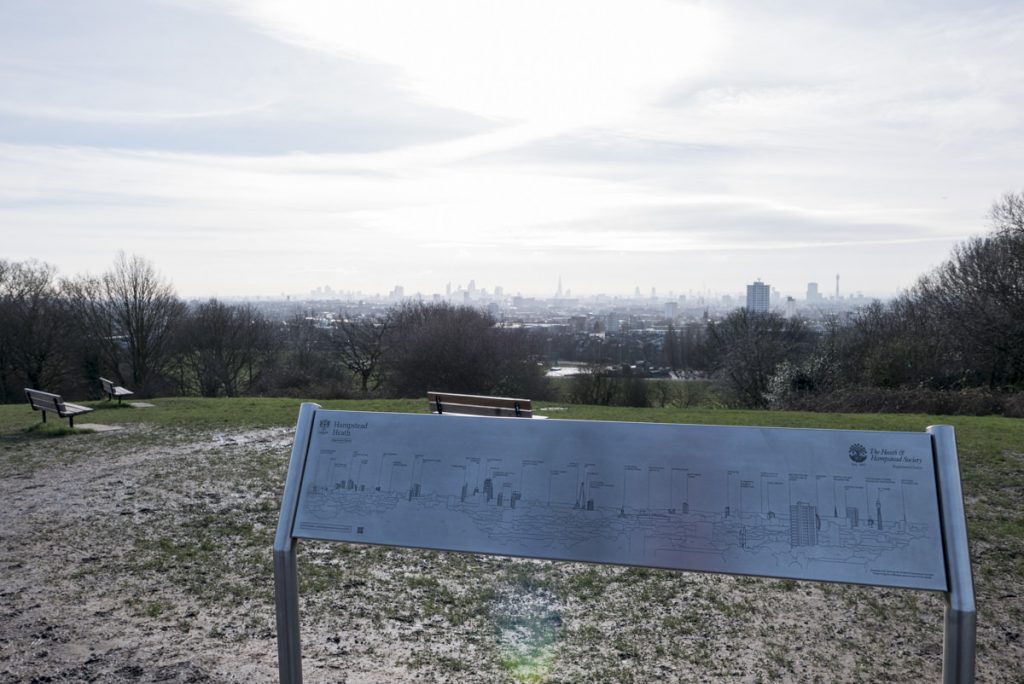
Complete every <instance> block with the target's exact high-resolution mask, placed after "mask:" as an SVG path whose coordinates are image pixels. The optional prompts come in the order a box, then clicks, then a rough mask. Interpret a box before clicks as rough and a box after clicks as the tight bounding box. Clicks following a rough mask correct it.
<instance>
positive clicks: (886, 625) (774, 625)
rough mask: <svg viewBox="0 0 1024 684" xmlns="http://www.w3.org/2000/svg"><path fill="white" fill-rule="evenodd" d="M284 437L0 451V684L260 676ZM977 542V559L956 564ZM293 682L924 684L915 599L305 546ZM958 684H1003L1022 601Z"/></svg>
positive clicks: (1002, 607) (105, 440) (88, 439)
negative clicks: (973, 681) (297, 668)
mask: <svg viewBox="0 0 1024 684" xmlns="http://www.w3.org/2000/svg"><path fill="white" fill-rule="evenodd" d="M290 444H291V431H290V430H287V429H284V428H275V429H266V430H258V431H245V432H243V431H238V432H210V431H208V432H197V431H184V430H180V429H171V428H155V427H148V426H145V425H134V426H130V427H127V428H126V429H124V430H120V431H117V432H108V433H102V434H91V435H90V434H76V435H70V436H66V437H61V438H49V439H44V438H33V439H29V438H21V437H19V438H16V439H9V440H7V441H0V516H2V519H0V582H2V584H0V682H62V681H75V682H77V681H102V682H137V681H141V682H204V681H209V682H263V681H267V682H271V681H276V678H277V651H276V634H275V622H274V605H273V577H272V559H271V544H272V539H273V534H274V529H275V526H276V522H277V511H278V506H279V500H280V493H281V489H282V486H283V482H284V474H285V470H286V466H287V458H288V453H289V449H290ZM985 552H986V550H985V549H976V550H975V556H976V563H977V557H978V556H979V555H981V556H983V555H984V553H985ZM299 575H300V578H301V585H302V586H301V590H300V595H301V597H302V609H301V615H302V623H303V626H302V629H303V634H302V637H303V655H304V670H305V675H306V680H307V681H311V682H318V681H324V682H395V681H428V682H517V681H519V682H549V681H550V682H584V681H585V682H651V681H736V682H755V681H765V682H768V681H809V682H811V681H821V682H835V681H840V682H842V681H847V682H864V681H896V682H907V681H937V680H939V679H940V673H941V660H942V658H941V652H942V599H941V597H940V596H938V595H936V594H930V593H919V592H906V591H893V590H879V589H871V588H863V587H850V586H843V585H830V584H820V583H803V582H791V581H776V580H762V579H752V578H744V577H729V576H717V575H706V574H687V573H673V572H663V571H651V570H644V569H636V568H617V567H604V566H591V565H583V564H572V563H560V564H556V563H548V562H540V561H530V560H515V559H509V558H494V557H482V556H473V555H459V554H443V553H434V552H423V551H412V550H403V549H389V548H382V547H363V546H348V545H342V544H319V543H304V544H303V545H302V547H301V548H300V552H299ZM985 582H986V584H985V586H984V590H983V591H979V595H987V596H990V597H993V598H995V597H1000V600H998V601H992V603H991V604H990V605H983V607H982V611H983V612H982V616H981V621H980V625H979V661H978V678H979V681H1024V679H1022V678H1021V675H1020V673H1019V672H1020V671H1019V669H1018V663H1019V662H1020V660H1021V658H1022V656H1024V648H1022V645H1021V640H1020V624H1019V622H1017V621H1015V616H1017V615H1019V614H1020V606H1021V598H1020V594H1021V593H1024V592H1021V587H1020V586H1018V581H1017V580H1016V579H1015V578H1013V577H1009V578H1007V577H1003V578H991V579H986V580H985Z"/></svg>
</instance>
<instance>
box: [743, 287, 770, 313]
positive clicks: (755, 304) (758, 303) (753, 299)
mask: <svg viewBox="0 0 1024 684" xmlns="http://www.w3.org/2000/svg"><path fill="white" fill-rule="evenodd" d="M770 301H771V286H770V285H765V284H764V283H762V282H761V281H760V280H755V281H754V283H753V284H751V285H747V311H753V312H754V313H768V305H769V303H770Z"/></svg>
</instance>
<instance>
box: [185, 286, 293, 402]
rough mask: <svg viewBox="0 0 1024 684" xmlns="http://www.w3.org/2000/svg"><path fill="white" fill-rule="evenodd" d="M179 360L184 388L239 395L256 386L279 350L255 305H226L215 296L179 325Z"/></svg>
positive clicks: (203, 392)
mask: <svg viewBox="0 0 1024 684" xmlns="http://www.w3.org/2000/svg"><path fill="white" fill-rule="evenodd" d="M178 339H179V353H180V362H181V363H182V364H183V365H184V366H185V368H186V369H187V380H185V383H184V384H185V387H186V388H188V386H189V384H191V383H194V386H195V387H194V389H196V390H198V392H199V394H201V395H202V396H204V397H216V396H227V397H235V396H239V395H240V394H244V393H246V392H248V391H249V389H250V388H251V387H252V386H253V384H255V383H256V382H257V381H258V380H259V378H260V376H261V375H262V374H263V372H264V370H265V369H266V368H267V366H268V365H269V364H270V363H271V362H272V361H273V359H274V356H275V354H276V351H277V344H276V337H275V335H274V331H273V329H272V328H271V325H270V323H269V322H268V321H267V320H266V318H265V317H264V316H263V314H261V313H260V312H259V311H257V310H256V309H255V308H254V307H253V306H252V305H251V304H243V305H238V306H228V305H226V304H224V303H223V302H219V301H217V300H216V299H211V300H209V301H208V302H204V303H203V304H200V305H198V306H197V307H195V308H194V309H193V310H192V311H190V312H189V313H188V314H187V315H186V316H185V317H183V319H182V321H181V325H180V334H179V336H178Z"/></svg>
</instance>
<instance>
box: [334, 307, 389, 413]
mask: <svg viewBox="0 0 1024 684" xmlns="http://www.w3.org/2000/svg"><path fill="white" fill-rule="evenodd" d="M391 323H392V316H391V315H390V313H387V314H385V315H383V316H381V317H377V318H374V317H365V318H358V319H355V320H349V319H348V318H344V319H343V320H342V321H341V323H339V324H338V326H337V328H336V330H335V335H334V341H335V345H336V347H337V350H338V355H339V356H340V358H341V363H342V364H343V365H344V366H345V368H347V369H349V370H350V371H352V372H353V373H354V374H355V375H356V376H357V377H358V378H359V382H360V386H361V388H362V391H363V394H366V393H367V392H370V391H373V390H377V389H379V388H380V386H381V382H382V381H383V360H384V356H385V353H386V351H387V344H386V343H387V340H388V331H389V330H390V328H391Z"/></svg>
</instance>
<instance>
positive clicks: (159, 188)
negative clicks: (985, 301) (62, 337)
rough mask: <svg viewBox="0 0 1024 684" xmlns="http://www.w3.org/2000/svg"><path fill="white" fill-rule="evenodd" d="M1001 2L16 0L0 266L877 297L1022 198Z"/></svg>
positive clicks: (1015, 20) (1007, 11)
mask: <svg viewBox="0 0 1024 684" xmlns="http://www.w3.org/2000/svg"><path fill="white" fill-rule="evenodd" d="M1021 44H1024V6H1021V5H1020V4H1019V3H1016V2H1009V1H1002V0H982V1H977V2H966V1H961V0H940V1H939V2H931V1H925V0H910V1H909V2H906V3H870V2H869V3H848V4H844V5H833V4H827V3H826V4H821V3H818V4H815V3H811V4H807V3H796V2H784V3H781V4H778V3H775V4H772V5H771V6H767V5H763V4H761V3H754V2H749V1H747V0H734V1H729V2H725V3H715V4H706V3H688V2H670V1H668V0H639V1H637V2H626V1H625V0H609V1H608V2H601V3H597V4H595V3H586V2H583V1H582V0H567V1H566V2H561V3H558V4H557V5H556V6H552V5H551V4H550V3H544V2H540V1H539V0H524V1H523V2H516V3H497V2H494V3H492V2H479V1H477V0H441V1H439V2H431V3H415V2H402V1H400V0H380V2H374V3H360V2H355V1H354V0H353V1H348V0H338V1H337V2H330V3H327V2H322V1H321V0H288V1H287V2H286V1H285V0H262V1H261V2H258V3H253V2H246V1H244V0H210V1H209V2H202V3H200V2H195V0H138V1H137V2H128V1H127V0H89V1H87V2H80V3H59V2H53V1H51V0H9V2H7V3H5V8H4V21H3V22H0V246H2V247H0V258H4V259H13V260H23V259H28V258H36V259H39V260H42V261H46V262H49V263H52V264H54V265H56V266H57V267H58V268H59V269H60V271H61V273H62V274H63V275H74V274H78V273H83V272H91V273H100V272H102V271H103V270H104V269H106V268H107V267H108V266H109V265H110V264H111V263H112V261H113V259H114V255H115V253H116V252H117V251H118V250H124V251H125V252H127V253H129V254H138V255H140V256H143V257H145V258H147V259H149V260H151V261H152V262H153V263H154V264H155V266H156V267H157V268H158V269H159V270H160V271H161V273H163V274H164V275H165V276H166V277H167V278H168V279H169V280H171V281H172V282H173V283H174V285H175V287H176V289H177V291H178V292H179V294H181V295H182V296H183V297H186V298H202V297H209V296H219V297H237V296H265V297H266V296H278V295H280V294H281V293H289V294H294V293H303V292H309V291H311V290H313V289H314V288H316V287H322V286H323V285H325V284H327V285H330V287H331V288H332V289H336V290H349V291H355V290H362V291H365V292H369V293H382V294H386V293H388V292H391V291H392V290H393V288H394V287H396V286H401V287H403V288H404V291H405V293H407V294H411V293H416V292H420V293H423V294H424V295H431V294H433V293H437V292H444V288H445V286H446V283H448V282H452V283H455V284H457V283H463V284H465V283H468V282H469V281H471V280H476V282H477V284H478V286H479V287H481V288H483V287H487V288H488V289H491V290H493V288H494V287H495V286H496V285H500V286H503V287H504V288H505V291H506V293H514V292H522V293H523V294H524V295H528V296H549V295H550V294H551V292H552V291H553V290H554V288H555V287H556V286H557V282H558V279H559V278H562V280H563V284H564V285H563V286H564V288H565V290H566V291H568V290H571V291H572V292H573V293H574V295H584V294H589V295H593V294H597V293H605V294H608V295H618V296H629V294H630V293H633V292H634V291H635V288H638V287H639V288H640V290H641V291H642V292H644V293H647V292H649V291H650V290H651V288H655V290H656V291H657V292H659V293H667V292H669V291H675V292H686V291H690V290H692V291H713V292H720V293H735V294H737V295H738V294H741V293H742V292H743V289H744V287H745V285H747V284H749V283H751V282H752V281H753V280H754V279H755V278H762V279H763V280H764V282H768V283H771V284H772V285H773V287H774V288H776V290H777V291H779V292H782V293H786V294H788V295H790V296H793V297H797V298H799V297H801V296H802V294H803V293H804V292H805V291H806V288H807V283H808V282H817V283H820V284H821V287H820V293H821V294H823V295H825V296H826V297H832V296H833V294H832V291H833V287H832V283H833V280H834V277H835V274H836V273H840V274H842V288H843V290H844V291H847V292H857V291H859V292H863V293H864V294H865V295H868V296H877V297H888V296H891V295H894V294H896V293H898V292H899V291H901V290H903V289H905V288H908V287H910V286H912V285H913V283H914V282H915V280H916V279H917V278H918V277H919V276H920V275H922V274H924V273H926V272H927V271H928V270H929V269H931V268H933V267H934V266H936V265H938V264H939V263H941V262H942V261H943V260H944V259H945V258H946V257H947V256H948V255H949V253H950V250H951V248H952V247H953V246H954V245H955V244H956V243H957V242H958V241H962V240H964V239H966V238H968V237H970V236H972V235H977V234H982V233H984V232H986V231H987V229H988V223H987V220H986V214H987V211H988V209H989V207H990V206H991V204H992V202H993V201H994V200H996V199H997V198H998V197H999V196H1001V195H1002V194H1003V193H1005V192H1010V191H1019V190H1021V178H1020V172H1019V165H1020V150H1021V149H1024V123H1022V121H1024V119H1022V116H1021V112H1024V60H1020V59H1019V57H1018V55H1017V52H1018V50H1017V46H1019V45H1021Z"/></svg>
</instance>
